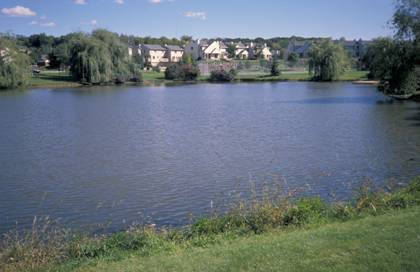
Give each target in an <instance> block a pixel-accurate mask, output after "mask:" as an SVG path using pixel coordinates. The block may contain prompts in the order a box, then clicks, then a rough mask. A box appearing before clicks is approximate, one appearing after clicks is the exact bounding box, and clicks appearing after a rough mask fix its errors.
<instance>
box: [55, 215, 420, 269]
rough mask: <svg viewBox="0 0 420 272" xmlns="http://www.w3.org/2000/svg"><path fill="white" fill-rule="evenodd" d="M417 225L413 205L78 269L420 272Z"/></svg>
mask: <svg viewBox="0 0 420 272" xmlns="http://www.w3.org/2000/svg"><path fill="white" fill-rule="evenodd" d="M419 224H420V208H419V207H416V208H411V209H407V210H405V211H394V212H390V213H387V214H385V215H381V216H377V217H373V216H369V217H367V218H364V219H359V220H351V221H348V222H345V223H331V224H328V225H325V226H321V227H319V228H313V229H302V230H293V231H289V232H279V231H272V232H268V233H265V234H263V235H256V236H249V237H245V238H242V239H234V240H225V241H222V242H220V243H219V244H216V245H212V246H209V247H206V248H192V249H182V248H180V249H178V250H175V251H174V252H173V253H171V254H158V255H156V256H150V257H144V256H140V255H138V256H137V255H133V254H126V256H125V257H126V259H123V260H120V261H108V260H104V259H102V260H97V261H95V262H92V263H91V264H89V265H83V266H81V267H79V268H77V269H76V271H126V272H129V271H381V272H382V271H419V270H420V260H419V259H418V256H419V254H420V238H419V237H420V228H419V227H418V226H419ZM62 269H63V270H66V268H65V267H62Z"/></svg>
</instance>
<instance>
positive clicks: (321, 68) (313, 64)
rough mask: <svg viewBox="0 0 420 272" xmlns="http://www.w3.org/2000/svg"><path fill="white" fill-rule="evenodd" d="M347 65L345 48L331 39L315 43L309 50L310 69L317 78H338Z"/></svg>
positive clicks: (325, 79)
mask: <svg viewBox="0 0 420 272" xmlns="http://www.w3.org/2000/svg"><path fill="white" fill-rule="evenodd" d="M347 65H348V59H347V54H346V52H345V50H344V48H343V47H342V46H341V45H340V44H336V43H334V42H332V41H331V40H330V39H325V40H323V41H321V42H319V43H317V44H314V46H313V47H312V48H311V51H310V52H309V71H310V72H311V73H313V75H314V79H315V80H320V81H331V80H337V79H338V76H339V75H340V74H342V73H343V72H344V71H345V68H346V67H347Z"/></svg>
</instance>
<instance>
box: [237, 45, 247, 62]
mask: <svg viewBox="0 0 420 272" xmlns="http://www.w3.org/2000/svg"><path fill="white" fill-rule="evenodd" d="M235 56H236V58H238V59H242V60H246V59H249V50H248V46H246V45H244V44H243V43H242V42H239V43H237V44H236V45H235Z"/></svg>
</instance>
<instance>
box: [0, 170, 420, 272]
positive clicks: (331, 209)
mask: <svg viewBox="0 0 420 272" xmlns="http://www.w3.org/2000/svg"><path fill="white" fill-rule="evenodd" d="M398 188H399V189H396V190H393V191H386V190H384V189H380V188H376V189H374V188H371V187H368V185H365V186H362V187H361V188H360V192H359V194H356V195H355V196H354V200H353V201H349V202H331V203H330V202H326V201H325V200H323V199H321V198H320V197H316V196H315V197H303V198H291V197H290V196H289V197H287V194H281V193H280V194H279V195H273V196H272V197H270V198H263V199H256V198H255V199H250V200H248V201H247V202H241V201H240V202H239V203H237V204H236V205H234V206H232V207H231V209H230V210H229V211H228V212H226V213H220V214H217V213H214V214H212V215H209V216H206V217H201V218H198V219H196V220H195V221H194V222H192V223H191V224H190V225H188V226H186V227H184V228H174V229H171V228H169V229H158V228H156V227H155V226H154V225H153V224H152V225H141V226H134V227H132V228H130V229H127V230H125V231H124V230H122V231H119V232H114V233H110V234H104V235H94V236H92V235H89V234H86V233H80V234H77V233H72V232H71V231H70V230H64V229H60V228H54V226H52V227H50V226H49V225H47V226H44V225H40V224H39V223H37V224H35V222H36V221H34V225H33V227H32V230H29V231H28V232H27V233H23V234H20V235H19V234H18V233H15V234H13V233H11V235H9V236H4V237H6V238H7V237H9V240H7V243H4V242H5V241H4V240H0V268H1V267H2V266H3V267H4V268H5V271H16V270H26V269H27V268H31V269H34V268H35V269H38V270H39V271H40V270H43V269H45V270H47V271H57V270H59V271H73V269H79V268H81V267H89V265H90V264H92V262H104V263H106V262H107V261H110V260H111V261H112V262H114V263H115V262H120V261H124V260H127V259H129V258H130V257H132V256H137V258H141V257H144V256H149V257H150V256H151V257H154V258H159V256H160V254H162V253H163V254H165V255H166V254H174V253H176V252H179V250H185V249H186V250H197V249H203V248H208V247H212V246H215V245H219V244H223V243H226V242H229V241H244V240H247V239H259V238H258V237H261V235H281V236H282V237H283V236H285V237H287V235H288V234H289V233H291V232H297V233H298V235H300V234H303V233H305V232H307V231H308V230H311V229H318V228H325V227H328V226H331V225H334V224H335V225H336V224H339V225H340V226H341V225H342V224H354V226H355V228H356V229H358V230H360V228H358V227H357V225H358V222H359V220H366V219H367V218H376V217H379V216H384V218H388V217H389V216H390V214H394V215H393V216H391V218H393V217H394V216H396V215H398V214H403V213H405V212H410V210H412V209H415V210H416V211H418V212H419V213H420V177H417V178H414V179H412V180H411V182H409V183H408V184H407V185H405V186H402V187H398ZM417 218H418V217H417ZM398 223H399V224H401V223H404V224H406V223H408V221H403V222H398ZM416 224H417V223H416ZM416 224H414V226H417V225H416ZM414 226H413V227H410V228H409V230H410V231H414V230H416V228H415V227H414ZM42 230H44V231H42ZM417 232H418V229H417ZM367 237H368V238H372V237H373V236H372V235H369V236H367ZM1 242H3V243H1ZM396 243H397V244H398V245H403V244H404V243H401V244H400V242H399V241H396ZM262 244H264V243H262ZM323 249H325V250H326V249H328V246H326V247H325V248H324V247H323ZM34 253H35V254H34ZM115 256H119V258H117V259H112V257H115ZM110 258H111V259H110ZM59 268H60V269H59ZM64 268H66V269H64ZM0 270H1V269H0ZM38 270H37V271H38ZM99 271H101V270H99Z"/></svg>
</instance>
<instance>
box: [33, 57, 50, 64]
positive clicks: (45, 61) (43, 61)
mask: <svg viewBox="0 0 420 272" xmlns="http://www.w3.org/2000/svg"><path fill="white" fill-rule="evenodd" d="M36 64H37V65H38V66H39V67H48V66H50V58H49V57H48V55H41V56H40V57H39V59H38V60H37V61H36Z"/></svg>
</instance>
